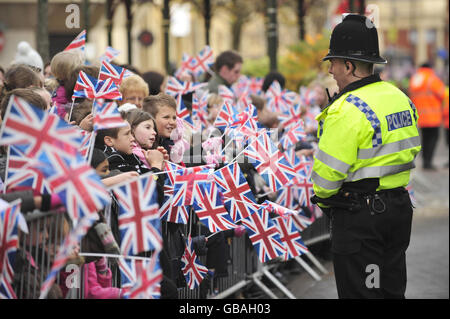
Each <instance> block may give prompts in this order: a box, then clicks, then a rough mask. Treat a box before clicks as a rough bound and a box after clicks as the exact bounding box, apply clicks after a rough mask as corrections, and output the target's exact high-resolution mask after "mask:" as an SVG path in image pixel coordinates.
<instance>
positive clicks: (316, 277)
mask: <svg viewBox="0 0 450 319" xmlns="http://www.w3.org/2000/svg"><path fill="white" fill-rule="evenodd" d="M294 259H295V261H297V262H298V263H299V264H300V266H302V267H303V268H304V269H305V270H306V271H307V272H308V274H310V275H311V277H313V278H314V279H315V280H317V281H319V280H321V279H322V278H321V277H320V276H319V275H318V274H317V273H316V272H315V271H314V270H313V269H312V268H311V267H309V265H308V264H307V263H306V262H305V261H304V260H303V259H301V258H300V256H297V257H295V258H294Z"/></svg>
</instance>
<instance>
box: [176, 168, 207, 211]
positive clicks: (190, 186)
mask: <svg viewBox="0 0 450 319" xmlns="http://www.w3.org/2000/svg"><path fill="white" fill-rule="evenodd" d="M209 168H210V167H209V166H207V165H203V166H196V167H190V168H184V169H182V170H179V171H177V172H176V175H175V183H174V185H173V205H174V206H183V205H184V206H191V205H193V204H194V200H195V199H197V198H198V196H199V193H198V190H197V189H196V188H195V185H196V184H198V183H211V182H212V181H213V176H212V175H210V174H209Z"/></svg>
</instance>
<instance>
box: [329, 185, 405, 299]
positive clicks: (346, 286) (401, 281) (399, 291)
mask: <svg viewBox="0 0 450 319" xmlns="http://www.w3.org/2000/svg"><path fill="white" fill-rule="evenodd" d="M380 197H381V198H382V200H383V201H384V202H385V203H386V211H385V212H384V213H371V209H369V207H368V206H369V205H367V203H366V201H365V200H364V203H365V204H364V205H363V206H362V208H361V210H359V211H357V212H349V211H346V210H343V209H339V208H337V209H335V208H333V211H332V217H331V218H332V220H331V227H332V229H331V236H332V237H331V243H332V252H333V263H334V272H335V277H336V285H337V290H338V296H339V298H404V296H405V290H406V260H405V251H406V249H407V248H408V245H409V240H410V235H411V222H412V206H411V200H410V198H409V194H408V192H407V191H406V190H404V189H402V190H395V191H389V192H386V193H382V194H381V195H380Z"/></svg>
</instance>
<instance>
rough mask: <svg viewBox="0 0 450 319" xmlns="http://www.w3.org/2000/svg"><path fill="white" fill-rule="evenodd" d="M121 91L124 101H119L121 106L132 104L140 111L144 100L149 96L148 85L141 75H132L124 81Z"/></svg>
mask: <svg viewBox="0 0 450 319" xmlns="http://www.w3.org/2000/svg"><path fill="white" fill-rule="evenodd" d="M119 91H120V93H121V94H122V100H121V101H119V104H120V105H122V104H125V103H131V104H134V105H136V106H137V107H138V108H140V109H141V108H142V102H143V101H144V98H145V97H146V96H148V94H149V89H148V85H147V83H146V82H145V81H144V80H143V79H142V78H141V77H140V76H139V75H132V76H129V77H127V78H125V79H123V81H122V83H121V84H120V87H119Z"/></svg>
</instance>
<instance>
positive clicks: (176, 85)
mask: <svg viewBox="0 0 450 319" xmlns="http://www.w3.org/2000/svg"><path fill="white" fill-rule="evenodd" d="M206 85H207V83H194V82H188V81H185V82H183V81H180V80H178V79H177V78H175V77H173V76H169V77H168V79H167V86H166V93H167V94H169V95H171V96H173V97H175V98H178V99H181V96H182V95H184V94H187V93H190V92H194V91H196V90H198V89H201V88H202V87H204V86H206Z"/></svg>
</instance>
